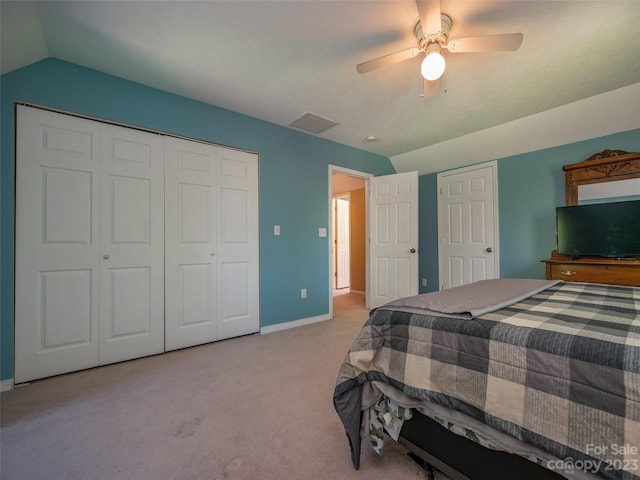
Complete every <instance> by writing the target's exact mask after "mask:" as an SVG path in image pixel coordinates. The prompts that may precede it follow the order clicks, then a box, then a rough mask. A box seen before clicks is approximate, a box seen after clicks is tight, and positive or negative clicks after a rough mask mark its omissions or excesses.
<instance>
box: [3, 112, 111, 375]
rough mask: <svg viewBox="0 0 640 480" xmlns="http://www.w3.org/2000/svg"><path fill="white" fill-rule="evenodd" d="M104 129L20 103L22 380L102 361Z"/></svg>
mask: <svg viewBox="0 0 640 480" xmlns="http://www.w3.org/2000/svg"><path fill="white" fill-rule="evenodd" d="M98 147H99V124H97V123H96V122H90V121H86V120H81V119H78V118H75V117H71V116H67V115H59V114H55V113H52V112H47V111H44V110H39V109H35V108H31V107H25V106H22V105H20V106H18V108H17V130H16V159H17V161H16V251H15V360H16V364H15V376H14V381H15V382H16V383H22V382H26V381H29V380H34V379H37V378H43V377H47V376H51V375H57V374H60V373H65V372H68V371H71V370H79V369H83V368H88V367H93V366H96V365H98V362H99V340H98V333H99V332H98V331H99V328H98V315H99V310H98V301H97V299H98V296H99V290H98V286H99V281H98V268H99V261H98V253H99V250H98V227H99V225H98V205H99V183H98V177H99V149H98Z"/></svg>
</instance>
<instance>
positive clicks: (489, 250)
mask: <svg viewBox="0 0 640 480" xmlns="http://www.w3.org/2000/svg"><path fill="white" fill-rule="evenodd" d="M485 252H487V253H491V252H493V248H491V247H487V248H486V249H485Z"/></svg>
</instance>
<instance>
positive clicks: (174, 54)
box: [0, 0, 640, 173]
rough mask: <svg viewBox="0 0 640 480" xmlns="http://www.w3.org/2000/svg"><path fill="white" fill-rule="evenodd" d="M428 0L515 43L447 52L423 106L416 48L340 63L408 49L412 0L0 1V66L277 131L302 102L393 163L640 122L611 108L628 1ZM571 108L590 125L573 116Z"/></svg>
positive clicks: (633, 80) (476, 30) (625, 75)
mask: <svg viewBox="0 0 640 480" xmlns="http://www.w3.org/2000/svg"><path fill="white" fill-rule="evenodd" d="M441 5H442V11H443V12H445V13H447V14H448V15H449V16H450V17H451V18H452V19H453V26H452V28H451V35H450V37H464V36H473V35H484V34H496V33H512V32H522V33H523V34H524V41H523V44H522V46H521V48H520V49H519V50H518V51H517V52H496V53H482V54H478V53H475V54H468V53H467V54H456V55H447V56H446V58H447V70H446V74H445V75H446V76H445V82H446V93H444V94H441V95H439V96H437V97H435V98H432V99H429V100H424V99H423V98H421V97H420V93H421V78H420V75H419V65H420V60H421V58H422V57H417V58H413V59H410V60H407V61H404V62H401V63H397V64H395V65H391V66H388V67H385V68H382V69H379V70H375V71H373V72H370V73H367V74H365V75H360V74H358V73H357V72H356V69H355V66H356V64H358V63H361V62H363V61H366V60H370V59H372V58H375V57H378V56H380V55H384V54H387V53H392V52H395V51H399V50H402V49H404V48H408V47H412V46H414V44H415V37H414V36H413V27H414V25H415V23H416V22H417V20H418V11H417V8H416V5H415V2H414V1H413V0H409V1H404V0H397V1H383V0H349V1H326V0H296V1H270V0H262V1H245V0H239V1H103V0H94V1H49V0H48V1H36V2H31V1H20V2H13V1H7V0H2V2H1V3H0V6H1V9H2V10H1V12H0V13H1V14H2V44H1V46H2V52H1V53H2V60H1V67H2V73H6V72H8V71H11V70H13V69H16V68H19V67H22V66H25V65H28V64H30V63H33V62H35V61H37V60H40V59H42V58H45V57H49V56H51V57H55V58H59V59H62V60H66V61H69V62H73V63H76V64H79V65H83V66H86V67H89V68H93V69H96V70H99V71H102V72H105V73H108V74H112V75H116V76H119V77H123V78H126V79H129V80H132V81H135V82H139V83H142V84H145V85H148V86H151V87H155V88H159V89H162V90H166V91H169V92H173V93H176V94H179V95H183V96H185V97H189V98H193V99H196V100H200V101H203V102H206V103H209V104H213V105H217V106H220V107H223V108H226V109H229V110H233V111H236V112H240V113H243V114H246V115H250V116H252V117H256V118H259V119H262V120H265V121H268V122H272V123H275V124H278V125H282V126H288V125H289V124H290V123H291V122H292V121H294V120H295V119H296V118H298V117H299V116H301V115H302V114H304V113H305V112H311V113H313V114H316V115H318V116H321V117H324V118H327V119H329V120H332V121H334V122H337V123H338V125H337V126H335V127H332V128H330V129H328V130H326V131H325V132H322V133H319V134H317V135H318V136H319V137H322V138H326V139H328V140H331V141H335V142H339V143H342V144H346V145H350V146H353V147H356V148H360V149H363V150H368V151H371V152H375V153H379V154H382V155H385V156H388V157H390V158H391V159H392V161H393V162H394V165H395V166H396V168H397V169H398V170H399V171H403V170H410V169H417V170H419V171H420V172H421V173H425V172H429V171H436V170H442V169H444V168H447V167H448V166H456V163H457V164H461V163H470V161H474V160H477V161H479V160H484V159H485V158H483V157H488V158H498V157H499V156H500V155H501V154H507V155H508V154H513V153H518V152H517V150H518V149H520V150H523V149H524V150H526V148H527V147H526V143H527V134H531V135H533V136H534V137H535V136H536V134H537V135H538V136H540V137H541V138H543V137H544V139H547V137H551V138H552V140H551V139H549V140H548V141H549V142H551V143H556V144H557V143H558V142H562V141H563V139H564V140H567V139H568V140H569V141H572V140H579V139H580V136H581V135H586V137H585V138H589V136H594V135H596V136H597V135H598V134H599V133H601V134H606V133H610V132H608V131H607V128H611V129H614V130H613V131H620V129H631V128H640V120H639V118H640V115H635V114H633V115H629V114H628V112H627V110H629V109H631V108H634V109H636V110H637V109H638V108H637V107H640V103H639V101H638V98H639V97H640V90H639V88H638V87H639V86H640V53H639V52H640V34H639V33H638V25H640V2H638V1H635V0H627V1H617V0H609V1H595V0H593V1H591V0H590V1H571V0H567V1H559V0H557V1H527V0H512V1H491V0H490V1H480V0H468V1H457V0H442V2H441ZM623 87H625V88H623ZM607 92H611V93H607ZM616 92H618V93H616ZM602 94H605V96H603V95H602ZM607 95H609V96H607ZM591 97H593V99H592V100H585V99H590V98H591ZM575 102H578V103H575ZM616 102H618V103H616ZM634 102H635V104H634ZM576 105H577V106H578V107H579V108H578V110H575V109H574V107H572V106H576ZM603 105H604V106H605V107H603ZM618 105H621V106H622V108H620V107H619V106H618ZM607 106H608V107H609V108H610V109H611V110H618V111H620V110H621V109H622V110H624V111H622V112H621V113H620V116H622V117H623V119H622V120H620V119H619V118H617V119H616V118H613V117H616V116H615V115H612V114H611V113H610V112H608V111H606V110H607ZM572 108H573V110H571V109H572ZM603 108H604V110H603ZM542 112H545V113H542ZM549 112H551V113H549ZM625 112H627V113H625ZM549 115H551V116H549ZM576 115H577V116H578V118H580V119H581V121H582V120H584V119H585V118H584V117H585V116H586V117H587V119H588V117H593V119H594V120H593V122H595V124H593V125H592V123H593V122H591V123H590V122H589V121H585V122H584V124H583V125H581V124H580V122H578V125H577V126H576V125H575V119H576ZM565 117H566V119H565ZM609 117H611V118H609ZM550 118H551V119H553V120H549V119H550ZM555 122H558V123H557V124H555ZM616 122H622V125H618V124H617V123H616ZM497 126H501V127H500V128H499V131H500V133H496V132H497V131H498V129H495V128H494V127H497ZM546 128H548V129H549V132H547V131H546ZM538 129H541V130H540V131H538ZM563 129H565V130H566V132H564V133H567V135H566V136H563ZM590 129H593V130H594V132H593V134H591V132H590V131H589V130H590ZM615 129H618V130H615ZM370 135H375V136H377V137H378V141H376V142H366V141H365V138H366V137H367V136H370ZM556 137H559V138H557V139H556ZM560 137H561V138H560ZM565 137H566V138H565ZM514 138H517V140H514ZM545 141H546V140H545ZM510 142H513V143H514V145H510ZM516 143H517V146H516V145H515V144H516ZM542 143H543V144H544V141H542ZM540 145H541V141H537V142H533V145H532V147H531V148H535V147H536V146H537V147H540ZM496 146H500V147H501V148H502V149H500V148H497V149H496ZM474 155H475V156H476V158H470V157H472V156H474ZM462 157H464V158H462Z"/></svg>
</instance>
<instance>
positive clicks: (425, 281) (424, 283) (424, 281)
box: [422, 278, 427, 287]
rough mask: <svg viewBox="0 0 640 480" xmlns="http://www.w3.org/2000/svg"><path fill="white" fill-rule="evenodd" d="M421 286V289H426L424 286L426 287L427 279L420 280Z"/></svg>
mask: <svg viewBox="0 0 640 480" xmlns="http://www.w3.org/2000/svg"><path fill="white" fill-rule="evenodd" d="M422 286H423V287H426V286H427V279H426V278H423V279H422Z"/></svg>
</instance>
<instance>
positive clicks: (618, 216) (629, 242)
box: [556, 200, 640, 258]
mask: <svg viewBox="0 0 640 480" xmlns="http://www.w3.org/2000/svg"><path fill="white" fill-rule="evenodd" d="M556 233H557V241H558V242H557V250H558V253H559V254H560V255H569V256H572V257H580V256H598V257H615V258H622V257H635V256H640V200H633V201H629V202H613V203H597V204H591V205H576V206H572V207H557V209H556Z"/></svg>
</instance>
